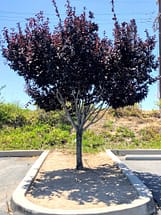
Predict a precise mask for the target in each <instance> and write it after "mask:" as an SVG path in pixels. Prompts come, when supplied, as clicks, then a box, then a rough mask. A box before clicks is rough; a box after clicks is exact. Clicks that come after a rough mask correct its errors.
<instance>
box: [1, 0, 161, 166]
mask: <svg viewBox="0 0 161 215" xmlns="http://www.w3.org/2000/svg"><path fill="white" fill-rule="evenodd" d="M52 2H53V5H54V7H55V11H56V15H57V16H58V18H59V19H58V20H59V21H58V24H57V26H56V27H55V28H54V30H53V31H51V30H50V27H49V19H45V18H44V15H43V13H42V12H40V13H39V14H37V15H36V16H35V17H34V18H29V19H28V20H27V24H26V26H25V28H24V29H22V27H21V26H20V24H18V25H17V30H16V31H15V30H11V31H9V30H8V29H7V28H5V29H4V31H3V38H4V42H3V45H2V55H3V56H4V57H5V58H6V59H7V61H8V64H9V66H10V68H11V69H12V70H14V71H15V72H17V73H18V75H20V76H23V77H24V79H25V82H26V92H27V93H28V94H29V95H30V96H31V98H32V99H33V101H35V104H37V105H38V106H39V107H40V108H43V109H45V110H47V111H49V110H55V109H64V111H65V113H66V115H67V117H68V120H69V121H70V123H71V124H72V126H73V128H74V129H75V131H76V155H77V156H76V168H77V169H82V168H83V162H82V136H83V132H84V131H85V130H86V129H87V128H88V127H89V126H90V125H91V124H92V123H95V122H97V121H98V120H99V119H100V117H102V116H103V114H104V113H105V111H106V110H107V109H108V107H113V108H118V107H124V106H126V105H133V104H134V103H136V102H140V101H141V100H142V99H144V98H145V97H146V96H147V93H148V86H149V85H150V84H152V83H153V82H154V81H155V78H153V77H152V75H151V74H152V71H153V69H156V67H157V61H156V60H155V56H154V55H153V54H152V51H153V49H154V47H155V38H154V37H150V36H149V35H148V33H146V39H145V41H143V40H142V39H140V38H139V37H138V35H137V26H136V23H135V20H131V21H130V23H126V22H124V23H122V24H119V23H118V22H117V20H116V19H115V21H114V23H115V25H114V31H113V35H114V39H113V41H111V40H109V39H108V38H107V37H106V36H104V37H103V38H100V37H99V35H98V25H97V24H96V23H95V22H93V18H94V15H93V13H92V12H89V13H88V14H87V12H86V10H85V9H84V10H83V12H82V14H80V15H76V10H75V8H72V7H71V5H70V2H69V0H67V1H66V18H65V19H64V21H63V22H62V19H61V17H60V14H59V11H58V8H57V6H56V2H55V0H53V1H52Z"/></svg>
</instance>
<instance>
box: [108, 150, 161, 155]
mask: <svg viewBox="0 0 161 215" xmlns="http://www.w3.org/2000/svg"><path fill="white" fill-rule="evenodd" d="M111 151H112V152H113V153H114V154H115V155H118V156H125V155H127V154H128V155H161V150H160V149H146V150H145V149H135V150H117V149H116V150H111Z"/></svg>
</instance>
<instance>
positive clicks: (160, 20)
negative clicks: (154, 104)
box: [158, 0, 161, 99]
mask: <svg viewBox="0 0 161 215" xmlns="http://www.w3.org/2000/svg"><path fill="white" fill-rule="evenodd" d="M158 3H159V14H158V22H159V99H161V0H158Z"/></svg>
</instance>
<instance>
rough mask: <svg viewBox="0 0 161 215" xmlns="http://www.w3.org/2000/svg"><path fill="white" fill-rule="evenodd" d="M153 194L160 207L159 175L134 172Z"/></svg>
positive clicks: (160, 185) (160, 180)
mask: <svg viewBox="0 0 161 215" xmlns="http://www.w3.org/2000/svg"><path fill="white" fill-rule="evenodd" d="M134 174H135V175H136V176H137V177H138V178H140V180H142V181H143V183H144V184H145V185H146V186H147V187H148V188H149V190H150V191H151V192H152V194H153V198H154V200H155V201H156V202H157V204H158V206H159V207H161V176H159V175H156V174H152V173H149V172H134Z"/></svg>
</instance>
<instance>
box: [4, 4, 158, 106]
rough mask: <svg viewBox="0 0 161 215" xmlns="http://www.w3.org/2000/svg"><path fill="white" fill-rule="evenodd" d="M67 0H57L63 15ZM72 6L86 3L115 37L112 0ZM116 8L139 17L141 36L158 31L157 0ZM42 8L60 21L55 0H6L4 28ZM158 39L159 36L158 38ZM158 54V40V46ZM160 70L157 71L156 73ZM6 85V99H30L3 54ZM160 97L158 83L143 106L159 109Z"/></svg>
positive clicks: (122, 14) (124, 18) (53, 22)
mask: <svg viewBox="0 0 161 215" xmlns="http://www.w3.org/2000/svg"><path fill="white" fill-rule="evenodd" d="M1 1H2V0H1ZM65 2H66V1H65V0H57V5H58V8H59V10H60V14H61V16H62V18H63V17H64V15H65V8H64V5H65ZM71 4H72V6H75V7H76V10H77V11H78V13H80V12H81V11H82V9H83V7H84V6H85V7H86V8H87V11H89V10H91V11H92V12H94V14H95V22H96V23H98V25H99V32H100V36H101V35H102V33H103V31H104V30H105V31H106V34H107V36H108V37H109V38H110V39H112V29H113V21H112V13H111V0H71ZM115 9H116V13H117V17H118V20H119V21H120V22H122V21H127V22H128V21H129V20H130V19H132V18H134V19H136V22H137V25H138V34H139V36H140V37H141V38H144V37H145V33H144V30H145V29H148V31H149V33H150V35H153V34H156V36H157V35H158V32H154V31H153V28H152V26H153V22H154V20H155V18H156V17H157V14H158V5H157V4H156V0H133V1H132V0H115ZM39 11H44V14H45V16H46V17H49V18H50V20H51V26H52V25H56V24H57V18H56V16H55V12H54V9H53V5H52V1H51V0H27V1H22V0H5V1H3V3H2V2H1V7H0V31H1V30H2V29H3V27H8V28H14V27H16V23H17V22H20V23H21V24H22V26H23V25H24V24H25V22H26V21H25V19H26V18H29V17H33V16H34V15H35V14H36V13H38V12H39ZM157 39H158V38H157ZM154 53H155V55H156V56H157V57H158V55H159V51H158V41H157V45H156V49H155V52H154ZM157 73H158V71H157V72H155V73H154V75H156V74H157ZM2 85H6V87H5V88H4V89H3V91H2V96H3V97H4V100H5V102H12V103H15V102H16V103H19V104H20V105H21V106H22V107H24V106H25V104H26V103H27V102H28V101H29V100H30V98H29V97H28V96H27V94H26V93H25V92H24V85H25V83H24V81H23V78H20V77H19V76H18V75H17V74H16V73H15V72H13V71H11V70H10V68H9V67H8V66H7V64H6V63H5V59H3V58H2V56H1V55H0V86H2ZM158 97H159V93H158V83H157V84H155V85H153V86H151V87H150V90H149V94H148V97H147V98H146V99H145V101H143V102H142V108H143V109H147V110H148V109H155V108H156V105H155V103H156V102H157V100H158Z"/></svg>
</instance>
